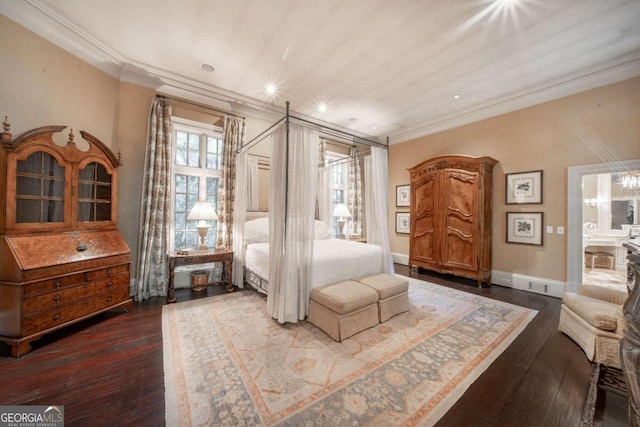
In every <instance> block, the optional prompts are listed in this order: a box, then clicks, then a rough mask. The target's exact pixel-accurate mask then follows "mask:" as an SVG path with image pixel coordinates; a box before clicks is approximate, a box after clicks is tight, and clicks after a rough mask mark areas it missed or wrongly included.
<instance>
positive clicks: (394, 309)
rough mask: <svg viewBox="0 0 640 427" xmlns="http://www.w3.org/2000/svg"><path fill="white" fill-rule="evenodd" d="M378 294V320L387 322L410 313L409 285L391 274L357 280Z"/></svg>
mask: <svg viewBox="0 0 640 427" xmlns="http://www.w3.org/2000/svg"><path fill="white" fill-rule="evenodd" d="M355 280H357V281H358V282H360V283H362V284H363V285H367V286H369V287H370V288H371V289H373V290H374V291H376V292H377V293H378V316H379V318H378V320H380V323H382V322H385V321H387V320H389V319H390V318H392V317H393V316H395V315H396V314H400V313H404V312H405V311H409V292H408V289H409V283H408V282H407V281H406V280H404V279H400V278H399V277H397V276H392V275H391V274H376V275H373V276H366V277H360V278H358V279H355Z"/></svg>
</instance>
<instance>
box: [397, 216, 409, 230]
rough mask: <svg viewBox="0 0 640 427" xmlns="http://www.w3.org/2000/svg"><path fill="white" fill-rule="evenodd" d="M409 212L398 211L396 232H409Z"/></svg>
mask: <svg viewBox="0 0 640 427" xmlns="http://www.w3.org/2000/svg"><path fill="white" fill-rule="evenodd" d="M409 224H410V223H409V212H396V233H398V234H409V228H410V225H409Z"/></svg>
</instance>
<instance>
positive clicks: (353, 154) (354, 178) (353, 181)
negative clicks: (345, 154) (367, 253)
mask: <svg viewBox="0 0 640 427" xmlns="http://www.w3.org/2000/svg"><path fill="white" fill-rule="evenodd" d="M349 157H350V160H349V212H350V213H351V220H350V222H349V225H350V227H349V235H351V236H357V237H360V236H362V176H361V174H360V173H361V172H360V153H359V152H358V149H357V148H356V147H352V148H351V151H350V153H349Z"/></svg>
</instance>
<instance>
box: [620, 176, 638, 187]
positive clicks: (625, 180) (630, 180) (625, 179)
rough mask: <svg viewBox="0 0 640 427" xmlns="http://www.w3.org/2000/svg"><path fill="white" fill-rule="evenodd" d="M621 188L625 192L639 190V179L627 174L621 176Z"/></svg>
mask: <svg viewBox="0 0 640 427" xmlns="http://www.w3.org/2000/svg"><path fill="white" fill-rule="evenodd" d="M622 188H624V189H625V190H637V189H639V188H640V177H638V175H633V174H628V175H623V176H622Z"/></svg>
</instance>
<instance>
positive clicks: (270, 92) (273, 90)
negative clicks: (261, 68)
mask: <svg viewBox="0 0 640 427" xmlns="http://www.w3.org/2000/svg"><path fill="white" fill-rule="evenodd" d="M264 90H265V91H266V92H267V94H268V95H275V94H276V92H277V91H278V88H277V87H276V85H274V84H273V83H268V84H267V85H266V86H265V87H264Z"/></svg>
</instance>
